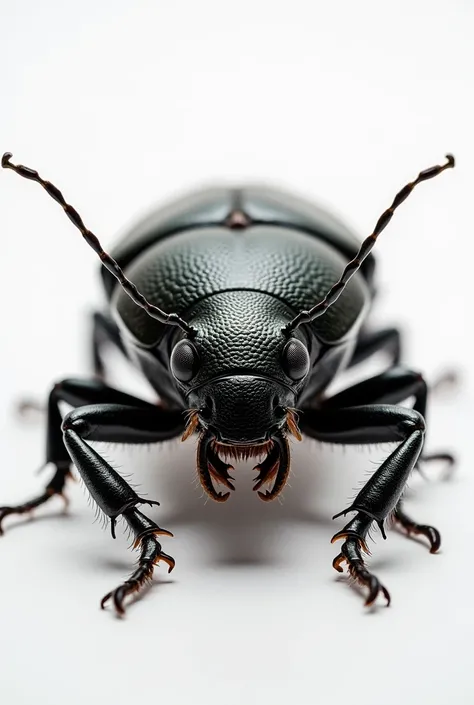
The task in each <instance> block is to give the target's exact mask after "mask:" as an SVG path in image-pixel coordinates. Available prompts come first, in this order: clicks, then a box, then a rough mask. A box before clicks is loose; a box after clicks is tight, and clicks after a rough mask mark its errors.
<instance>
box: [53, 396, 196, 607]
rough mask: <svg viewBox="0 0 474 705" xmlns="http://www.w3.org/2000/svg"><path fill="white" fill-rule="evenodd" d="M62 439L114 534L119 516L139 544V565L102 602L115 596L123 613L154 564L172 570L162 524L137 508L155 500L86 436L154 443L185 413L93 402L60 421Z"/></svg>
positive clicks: (175, 429)
mask: <svg viewBox="0 0 474 705" xmlns="http://www.w3.org/2000/svg"><path fill="white" fill-rule="evenodd" d="M62 428H63V432H64V443H65V445H66V447H67V450H68V452H69V455H70V456H71V458H72V459H73V461H74V463H75V465H76V467H77V470H78V471H79V473H80V475H81V477H82V479H83V480H84V483H85V485H86V487H87V489H88V490H89V493H90V494H91V496H92V498H93V499H94V501H95V502H96V504H97V505H98V507H99V508H100V509H101V510H102V512H103V513H104V514H105V515H106V516H107V517H108V518H109V519H110V522H111V530H112V536H113V538H115V525H116V522H117V520H118V519H119V518H120V517H123V518H124V519H125V521H126V523H127V524H128V525H129V526H130V528H131V529H132V531H133V532H134V535H135V537H136V544H137V542H138V544H137V545H139V546H140V547H141V555H140V559H139V565H138V568H137V570H136V571H135V572H134V573H133V574H132V576H131V577H130V578H129V580H127V581H126V582H125V583H123V584H122V585H120V586H119V587H118V588H117V590H115V591H113V592H112V593H110V594H109V595H107V596H106V597H105V598H104V600H103V601H102V605H104V604H105V602H106V601H107V599H109V597H113V600H114V605H115V609H116V611H117V613H118V614H123V611H124V609H123V600H124V598H125V597H126V595H128V594H130V593H132V592H136V591H138V590H139V589H140V588H142V587H143V586H144V584H145V583H146V582H147V581H148V580H150V579H151V576H152V573H153V567H154V565H155V564H156V563H157V562H158V561H160V560H162V561H164V562H166V563H167V564H168V566H169V568H170V569H172V568H173V566H174V560H173V558H171V556H168V555H167V554H166V553H163V551H162V550H161V545H160V544H159V542H158V541H157V539H156V536H157V535H158V534H160V533H164V534H166V535H170V534H169V532H167V531H165V530H163V529H160V528H159V527H158V526H156V524H154V523H153V522H151V521H150V520H149V519H148V518H147V517H145V516H144V515H143V514H141V513H140V512H139V511H137V509H136V507H137V506H138V505H141V504H149V505H153V504H159V502H156V501H154V500H149V499H146V498H144V497H140V496H139V495H138V494H137V493H136V492H135V490H133V489H132V488H131V487H130V485H129V484H128V483H127V482H126V481H125V480H124V478H123V477H122V476H121V475H120V474H119V473H118V472H117V471H116V470H114V468H112V467H111V466H110V465H109V463H107V462H106V460H104V458H102V457H101V456H100V454H99V453H98V452H97V451H96V450H94V448H92V447H91V446H90V445H89V443H88V442H86V440H87V441H106V442H120V443H132V444H134V443H157V442H159V441H163V440H166V439H168V438H173V437H177V436H179V435H180V434H181V433H182V432H183V430H184V417H183V415H182V414H181V413H179V412H169V411H164V410H163V409H160V408H158V407H155V406H153V405H152V404H150V405H146V406H145V405H144V406H142V407H134V406H125V405H123V404H94V405H91V406H84V407H81V408H79V409H76V410H74V411H72V412H70V413H69V414H68V415H67V416H66V418H65V419H64V421H63V426H62Z"/></svg>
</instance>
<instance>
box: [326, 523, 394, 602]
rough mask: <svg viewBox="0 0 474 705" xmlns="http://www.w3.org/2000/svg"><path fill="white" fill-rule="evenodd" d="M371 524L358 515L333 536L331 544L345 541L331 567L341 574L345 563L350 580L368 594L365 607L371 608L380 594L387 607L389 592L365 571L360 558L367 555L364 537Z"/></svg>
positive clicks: (373, 576) (365, 568) (362, 560)
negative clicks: (367, 591) (363, 588)
mask: <svg viewBox="0 0 474 705" xmlns="http://www.w3.org/2000/svg"><path fill="white" fill-rule="evenodd" d="M371 523H372V519H370V518H368V517H365V516H362V515H360V514H358V515H357V516H356V517H355V518H354V519H353V520H352V521H350V522H349V524H347V525H346V526H345V527H344V528H343V529H342V530H341V531H339V532H338V533H337V534H335V536H333V538H332V540H331V543H334V542H335V541H337V540H339V539H345V540H344V543H343V544H342V548H341V553H339V555H337V556H336V558H335V559H334V561H333V563H332V565H333V568H334V569H335V570H337V572H338V573H342V572H343V569H342V563H344V562H345V563H347V566H348V570H349V575H350V576H351V578H353V579H354V580H355V581H356V582H357V583H359V585H362V586H363V587H367V588H368V590H369V594H368V596H367V598H366V601H365V607H371V606H372V605H373V604H374V602H375V600H376V599H377V597H378V595H379V594H380V593H382V595H383V596H384V597H385V599H386V601H387V607H388V606H389V605H390V593H389V591H388V590H387V588H386V587H385V586H384V585H382V583H381V582H380V580H379V579H378V578H377V577H376V576H375V575H373V574H372V573H371V572H370V571H369V570H367V567H366V565H365V563H364V559H363V558H362V552H364V553H369V551H368V549H367V544H366V536H367V533H368V531H369V527H370V525H371Z"/></svg>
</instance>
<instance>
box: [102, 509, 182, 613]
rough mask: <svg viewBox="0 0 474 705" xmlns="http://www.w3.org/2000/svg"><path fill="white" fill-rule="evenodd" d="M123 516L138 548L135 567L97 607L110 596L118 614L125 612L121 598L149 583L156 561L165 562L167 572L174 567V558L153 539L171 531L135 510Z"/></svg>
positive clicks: (167, 534) (136, 591) (123, 598)
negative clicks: (138, 552)
mask: <svg viewBox="0 0 474 705" xmlns="http://www.w3.org/2000/svg"><path fill="white" fill-rule="evenodd" d="M123 516H124V519H125V521H126V522H127V524H128V525H129V526H130V528H131V529H132V531H133V533H134V534H135V537H136V538H135V543H134V547H135V548H138V547H140V549H141V550H140V557H139V559H138V566H137V568H136V569H135V571H134V572H133V573H132V575H131V576H130V577H129V578H128V579H127V580H126V581H125V582H123V583H122V584H121V585H119V586H118V587H117V588H115V589H114V590H111V591H110V592H108V593H107V595H105V597H103V598H102V600H101V603H100V606H101V608H102V609H104V608H105V605H106V604H107V602H108V601H109V600H110V599H112V601H113V603H114V607H115V611H116V613H117V614H118V615H119V616H123V615H124V614H125V607H124V600H125V598H126V597H127V596H129V595H133V594H135V593H138V592H140V590H142V588H144V587H145V585H147V584H148V583H150V582H151V580H152V578H153V571H154V568H155V565H157V563H159V562H160V561H163V562H164V563H166V564H167V565H168V573H171V571H172V570H173V568H174V566H175V561H174V558H172V557H171V556H169V555H168V554H167V553H165V552H164V551H162V549H161V544H160V543H159V541H158V540H157V538H156V537H157V536H172V534H171V532H169V531H167V530H166V529H161V528H160V527H159V526H157V525H156V524H155V523H154V522H152V521H151V520H150V519H148V517H146V516H145V515H144V514H142V513H141V512H139V511H138V510H137V509H130V510H128V511H127V512H124V514H123Z"/></svg>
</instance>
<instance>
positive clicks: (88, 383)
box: [0, 379, 181, 535]
mask: <svg viewBox="0 0 474 705" xmlns="http://www.w3.org/2000/svg"><path fill="white" fill-rule="evenodd" d="M60 402H66V403H67V404H69V405H71V406H73V407H78V406H82V405H84V404H99V403H104V402H111V403H117V404H127V405H129V406H140V407H143V408H148V409H155V406H154V405H153V404H149V403H148V402H145V401H142V400H141V399H137V398H136V397H133V396H131V395H130V394H126V393H124V392H121V391H119V390H117V389H113V388H112V387H108V386H107V385H105V384H104V383H103V382H100V381H98V380H87V379H82V380H81V379H65V380H63V381H62V382H59V383H57V384H55V385H54V387H53V389H52V390H51V393H50V395H49V399H48V404H47V432H46V462H45V465H48V464H51V465H53V466H54V468H55V472H54V475H53V477H52V479H51V481H50V482H49V483H48V485H47V486H46V488H45V490H44V492H43V493H42V494H40V495H38V496H37V497H34V498H33V499H31V500H28V501H27V502H24V503H22V504H18V505H12V506H4V507H0V535H1V534H2V533H3V531H2V521H3V519H4V518H5V517H7V516H10V515H22V514H27V513H29V512H31V511H32V510H34V509H36V508H37V507H39V506H41V505H43V504H45V503H46V502H48V501H49V500H50V499H51V498H52V497H55V496H61V497H63V499H64V501H65V503H66V506H67V498H66V496H65V495H64V494H63V491H64V487H65V485H66V481H67V479H68V478H69V477H71V475H70V468H71V458H70V457H69V453H68V452H67V450H66V447H65V445H64V442H63V434H62V431H61V424H62V416H61V412H60V409H59V404H60ZM167 418H171V416H170V415H168V416H167ZM180 419H181V414H180V413H179V412H176V415H175V422H176V424H179V423H180Z"/></svg>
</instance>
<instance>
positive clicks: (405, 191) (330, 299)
mask: <svg viewBox="0 0 474 705" xmlns="http://www.w3.org/2000/svg"><path fill="white" fill-rule="evenodd" d="M446 159H447V162H446V164H442V165H437V166H432V167H430V168H429V169H426V170H425V171H421V172H420V173H419V174H418V176H417V177H416V179H415V181H411V182H410V183H409V184H407V185H406V186H404V187H403V188H402V190H401V191H399V192H398V193H397V195H396V196H395V198H394V200H393V203H392V205H391V206H390V208H387V210H386V211H385V212H384V213H382V215H381V216H380V218H379V219H378V221H377V225H376V226H375V229H374V232H373V233H372V234H371V235H369V237H368V238H366V239H365V240H364V242H363V243H362V245H361V246H360V249H359V252H358V253H357V254H356V256H355V257H354V259H352V260H351V261H350V262H349V263H348V264H347V265H346V267H345V269H344V271H343V272H342V275H341V278H340V279H339V281H337V282H336V283H335V284H334V286H332V287H331V289H330V290H329V291H328V293H327V294H326V296H325V297H324V299H323V300H322V301H320V302H319V303H318V304H316V305H315V306H313V308H310V309H309V310H308V311H300V313H299V314H298V315H297V316H296V317H295V318H294V319H293V320H292V321H290V322H289V323H288V325H286V326H285V327H284V328H283V333H284V334H285V335H290V334H291V332H292V331H294V330H296V328H298V326H300V325H301V324H302V323H310V322H311V321H314V320H315V319H316V318H319V317H320V316H322V315H323V314H324V313H326V311H327V310H328V308H329V307H330V306H332V305H333V304H334V303H335V302H336V301H337V300H338V298H339V297H340V295H341V294H342V292H343V291H344V289H345V288H346V285H347V283H348V282H349V280H350V279H351V278H352V277H353V276H354V274H355V273H356V272H358V271H359V269H360V267H361V265H362V263H363V261H364V260H365V259H366V257H368V255H369V254H370V252H371V251H372V248H373V246H374V245H375V243H376V242H377V238H378V236H379V235H380V233H381V232H382V230H384V229H385V228H386V227H387V225H388V224H389V222H390V221H391V220H392V217H393V214H394V212H395V210H396V209H397V208H398V206H399V205H401V204H402V203H403V201H405V200H406V199H407V198H408V196H409V195H410V193H411V192H412V191H413V189H414V188H415V186H417V185H418V184H420V183H421V182H422V181H428V179H432V178H433V177H435V176H438V174H441V172H442V171H444V170H445V169H452V168H453V167H454V164H455V162H454V157H453V155H452V154H447V155H446Z"/></svg>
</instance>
